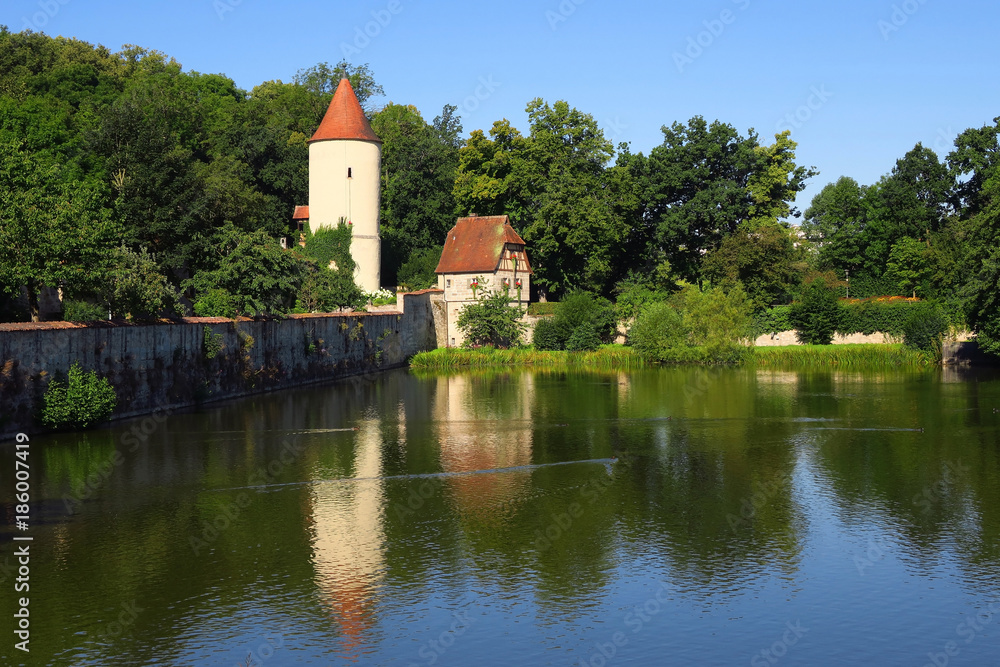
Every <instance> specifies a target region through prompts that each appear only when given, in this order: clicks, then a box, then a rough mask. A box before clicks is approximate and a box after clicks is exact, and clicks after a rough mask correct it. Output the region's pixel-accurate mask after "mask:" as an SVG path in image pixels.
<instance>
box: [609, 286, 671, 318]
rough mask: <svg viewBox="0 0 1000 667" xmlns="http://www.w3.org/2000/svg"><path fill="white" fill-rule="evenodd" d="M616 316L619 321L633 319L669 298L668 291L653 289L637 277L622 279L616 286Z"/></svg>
mask: <svg viewBox="0 0 1000 667" xmlns="http://www.w3.org/2000/svg"><path fill="white" fill-rule="evenodd" d="M615 292H616V294H617V295H618V296H617V298H616V299H615V317H616V318H617V320H618V321H619V322H625V321H629V320H633V319H635V318H636V317H638V316H639V313H641V312H642V311H644V310H645V309H646V308H648V307H650V306H652V305H653V304H654V303H657V302H658V301H663V300H664V299H666V298H667V296H668V294H667V293H666V292H662V291H658V290H655V289H653V288H652V287H650V286H649V285H647V284H644V283H642V282H640V281H638V280H637V279H634V278H633V279H630V280H629V279H626V280H622V281H621V282H619V283H618V284H617V285H616V286H615Z"/></svg>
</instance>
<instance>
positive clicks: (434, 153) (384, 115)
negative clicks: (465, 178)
mask: <svg viewBox="0 0 1000 667" xmlns="http://www.w3.org/2000/svg"><path fill="white" fill-rule="evenodd" d="M446 111H447V109H446ZM442 122H446V123H452V124H453V123H455V122H457V119H456V118H455V117H454V116H452V117H450V118H449V120H448V121H442ZM459 127H461V126H459ZM372 129H373V130H374V131H375V133H376V134H377V135H378V137H379V139H381V140H382V175H381V178H382V194H381V210H380V214H379V215H380V220H381V235H382V241H383V248H382V275H383V278H384V280H386V281H388V282H389V284H396V283H397V282H399V280H398V278H397V274H398V271H399V268H400V266H401V265H402V264H403V262H404V261H406V259H407V258H409V257H410V256H411V255H412V253H413V252H414V251H416V250H418V249H422V248H429V247H434V246H441V245H443V243H444V239H445V235H446V234H447V233H448V230H449V229H451V227H452V225H453V224H454V223H455V216H454V212H455V200H454V196H453V194H452V188H453V186H454V183H455V173H456V170H457V168H458V150H457V149H456V148H455V147H454V146H453V145H452V144H451V143H450V142H451V141H452V139H451V138H450V137H449V136H448V135H447V132H451V131H454V128H453V127H452V128H450V129H447V130H444V129H443V130H438V129H436V128H434V127H432V126H430V125H428V124H427V123H425V122H424V119H423V118H422V117H421V116H420V112H418V111H417V109H416V108H415V107H413V106H403V105H400V104H389V105H387V106H386V107H385V108H383V109H382V110H381V111H379V112H378V113H377V114H375V116H374V117H373V118H372ZM441 132H446V134H445V136H442V134H441Z"/></svg>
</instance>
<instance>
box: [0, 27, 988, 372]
mask: <svg viewBox="0 0 1000 667" xmlns="http://www.w3.org/2000/svg"><path fill="white" fill-rule="evenodd" d="M341 73H347V74H348V75H349V78H350V80H351V84H352V86H353V88H354V90H355V92H356V93H357V95H358V99H359V101H360V102H361V104H362V107H363V109H364V110H365V112H366V114H367V115H368V116H369V118H370V120H371V124H372V127H373V129H374V130H375V132H376V134H378V136H379V137H380V139H381V140H382V197H381V210H380V213H379V219H380V227H381V233H382V236H383V248H382V259H383V263H382V267H381V273H382V276H383V277H384V278H385V280H386V281H387V282H388V283H389V284H390V285H404V286H406V287H408V288H411V289H421V288H425V287H429V286H430V285H431V284H432V283H433V282H434V280H435V275H434V270H433V269H434V266H435V262H436V259H437V257H439V255H440V247H441V245H442V244H443V241H444V238H445V235H446V233H447V230H448V229H449V228H450V227H451V225H452V224H453V223H454V220H455V217H456V216H458V215H467V214H468V213H470V212H472V211H476V212H478V213H479V214H482V215H495V214H507V215H509V216H510V218H511V221H512V224H513V225H514V226H515V228H516V230H517V231H518V233H519V234H521V236H522V237H523V238H524V239H525V241H526V242H527V244H528V248H529V252H530V254H531V264H532V269H533V274H534V275H533V279H532V285H533V287H534V289H535V290H536V291H537V293H536V294H534V295H532V298H533V299H535V300H538V298H539V297H541V296H545V297H546V298H547V299H548V300H550V301H565V300H566V299H567V298H569V297H570V296H571V295H572V293H573V292H575V291H586V292H590V293H591V294H594V295H596V296H598V297H600V298H604V299H609V300H611V301H613V302H614V306H615V308H616V309H617V310H618V311H619V313H618V314H619V315H621V316H620V317H618V321H619V322H622V321H624V322H631V321H633V320H635V321H636V322H637V323H638V319H639V316H640V315H641V312H640V311H642V310H644V309H646V308H648V307H650V306H651V305H652V304H654V303H657V302H661V301H664V300H669V299H671V298H673V297H674V296H675V295H677V294H679V293H681V294H685V295H686V296H685V298H686V299H692V298H693V297H691V290H692V289H697V290H698V291H701V292H705V291H708V290H712V289H723V290H724V291H726V292H728V291H730V290H732V289H734V288H735V287H737V286H739V287H740V288H742V290H743V292H744V293H745V295H746V299H747V301H748V303H749V304H750V310H751V314H752V317H753V319H754V320H755V321H763V320H767V319H769V318H771V319H774V318H778V317H781V316H782V314H780V313H774V312H771V311H772V309H773V307H775V306H777V307H782V308H783V307H791V306H792V304H794V303H796V302H799V301H802V300H803V299H806V298H807V292H808V291H809V290H808V288H809V286H810V285H811V284H813V283H815V282H818V281H819V280H822V281H823V283H824V284H825V285H826V287H827V288H828V289H831V290H833V291H834V292H835V293H836V295H837V296H838V297H841V298H846V297H853V298H861V299H870V298H873V297H883V296H884V297H893V296H898V297H909V298H913V299H917V298H918V299H922V300H926V301H931V302H933V303H934V304H936V307H937V311H938V314H939V315H940V316H941V317H943V318H944V319H945V320H946V321H947V322H948V324H949V325H951V326H954V327H960V328H967V329H968V330H970V331H972V332H973V333H975V335H976V336H977V339H978V341H979V343H980V345H981V347H982V348H983V349H984V350H986V351H987V352H994V353H995V352H1000V292H998V291H997V290H996V285H997V284H998V283H1000V224H998V218H1000V204H998V202H1000V141H998V137H1000V119H993V120H992V122H984V124H983V125H982V126H981V127H972V128H969V129H966V130H964V131H961V132H959V133H958V134H957V135H956V136H955V138H954V144H953V147H951V148H949V149H948V152H947V154H944V155H938V154H937V153H935V152H934V151H933V150H931V149H929V148H927V147H925V146H923V145H921V144H919V143H918V144H916V145H915V146H914V147H913V149H912V150H910V151H908V152H907V153H906V154H905V155H903V156H902V157H901V158H900V159H899V160H897V161H896V163H895V164H894V165H886V167H887V169H889V171H888V173H886V174H885V176H883V177H882V178H880V179H879V180H878V181H877V182H876V183H872V184H868V185H866V184H859V183H858V182H857V181H855V180H854V179H852V178H850V177H849V176H842V177H839V178H837V175H832V176H833V177H834V178H836V180H834V181H832V182H830V183H829V184H828V185H827V186H826V187H825V188H823V190H822V191H821V192H820V193H819V194H818V195H817V196H816V197H815V198H814V199H813V201H812V202H810V204H809V205H808V206H807V208H806V210H805V212H804V214H802V213H800V212H799V210H798V209H797V208H796V206H795V198H796V195H797V194H798V193H799V192H801V191H802V189H803V188H804V187H805V184H806V182H807V181H808V180H809V179H811V178H815V177H816V176H817V172H816V170H815V169H813V168H810V167H806V166H803V165H800V164H798V163H797V162H796V150H797V148H798V146H797V144H796V142H795V141H793V140H792V139H791V137H790V135H789V133H787V132H784V133H780V134H776V135H774V137H773V139H770V138H766V137H760V136H758V135H757V134H756V133H755V132H754V131H753V130H748V131H746V132H741V131H740V130H738V129H737V128H736V127H734V126H733V125H731V124H729V123H726V122H724V121H721V120H714V121H708V120H706V119H704V118H702V117H701V116H694V117H692V118H690V119H688V120H687V121H684V122H681V121H670V120H669V119H664V120H665V121H666V123H665V124H664V125H663V126H662V128H661V130H662V134H663V141H662V143H661V144H660V145H657V146H654V147H653V148H652V149H650V150H649V151H648V152H647V153H642V152H633V151H632V150H631V148H630V147H629V145H628V144H627V143H622V144H619V145H618V146H617V147H616V146H614V145H613V144H612V142H611V141H610V140H609V139H608V138H607V137H606V136H605V135H604V132H603V130H602V128H601V127H600V126H599V124H598V123H597V122H596V121H595V119H594V118H593V116H592V115H590V114H587V113H585V112H583V111H581V110H579V109H576V108H574V107H572V106H571V105H570V104H569V103H568V102H567V101H564V100H558V101H555V102H548V101H546V100H544V99H542V98H538V99H534V100H531V101H529V102H528V103H527V104H526V106H525V112H526V114H527V124H526V127H527V128H528V131H527V132H526V133H523V134H522V133H521V132H520V131H519V130H518V129H516V128H515V127H514V125H513V124H512V123H511V122H510V121H508V120H498V121H496V122H494V123H492V125H491V126H490V127H486V128H479V129H472V130H471V132H470V133H469V134H468V135H467V136H466V135H465V133H464V128H463V126H462V119H461V118H460V117H459V116H458V115H457V114H456V113H455V112H456V111H457V107H456V106H454V105H445V106H444V107H443V109H442V110H441V113H440V114H439V115H437V116H436V117H434V119H433V120H432V121H430V122H427V121H425V120H424V117H423V116H422V115H421V113H420V111H419V110H418V109H416V108H415V107H413V106H412V105H406V104H394V103H389V104H386V105H384V106H381V107H379V106H378V105H377V104H376V103H375V102H376V100H379V99H380V98H382V96H383V95H384V91H383V89H382V87H381V85H379V84H378V83H377V82H376V80H375V77H374V74H373V73H372V71H371V70H370V69H369V67H368V66H367V65H357V64H351V63H348V62H346V61H344V62H340V63H338V64H337V65H335V66H333V67H331V66H330V65H329V64H327V63H318V64H316V65H313V66H310V67H304V68H302V69H300V70H299V71H298V72H296V73H294V74H293V75H291V76H290V77H289V78H290V81H289V82H283V81H267V82H264V83H261V84H259V85H258V86H256V87H254V88H253V89H252V90H249V91H247V90H242V89H240V88H239V87H238V86H236V85H235V83H234V82H233V81H232V80H231V79H229V78H227V77H226V76H223V75H219V74H201V73H198V72H191V71H184V70H183V68H182V66H181V65H180V63H178V62H176V61H175V60H174V59H172V58H170V57H169V56H168V55H166V54H163V53H160V52H157V51H153V50H149V49H144V48H142V47H138V46H126V47H123V48H122V50H120V51H118V52H112V51H111V50H109V49H107V48H106V47H103V46H96V47H95V46H93V45H91V44H87V43H85V42H82V41H79V40H76V39H68V38H63V37H49V36H47V35H44V34H42V33H35V32H32V31H30V30H25V31H23V32H19V33H13V32H10V30H9V29H8V28H6V27H3V26H0V193H2V194H0V218H2V219H3V220H4V222H5V224H4V225H2V226H0V292H2V294H3V296H2V297H0V317H2V318H5V319H7V320H23V319H29V318H30V319H37V318H38V317H39V304H38V295H39V291H40V290H41V289H42V288H43V287H48V288H58V289H60V290H62V293H63V294H64V295H65V296H66V298H67V300H68V302H67V304H66V309H65V313H64V315H65V316H66V317H74V318H95V317H101V318H104V317H107V316H108V313H110V315H111V317H116V318H117V317H124V318H132V319H138V318H144V317H155V316H157V315H164V314H168V313H170V312H179V311H180V310H182V309H183V307H182V306H181V304H182V303H188V302H190V303H193V304H194V305H195V307H196V309H197V310H198V311H200V312H202V313H211V314H219V313H225V314H232V313H233V312H236V313H238V314H242V315H258V314H262V313H267V314H269V315H280V314H283V313H287V312H291V311H293V310H299V311H309V312H325V311H327V310H329V309H335V308H339V307H356V305H357V304H358V303H359V301H360V300H361V299H362V297H360V296H359V295H358V294H357V293H356V292H355V291H354V290H353V283H352V281H350V280H349V279H348V278H349V272H348V270H347V267H346V265H345V262H342V261H339V260H336V259H335V260H334V264H335V265H336V266H337V267H338V268H337V270H336V271H331V270H330V269H329V268H327V267H328V266H329V261H328V259H329V258H331V257H332V255H331V252H333V253H341V256H342V257H346V255H344V254H343V251H344V250H345V243H344V240H345V239H344V238H341V237H343V236H345V235H344V233H343V232H342V231H341V232H340V234H341V237H338V236H337V233H338V230H331V232H330V234H332V236H331V237H330V238H328V239H326V240H324V239H321V238H318V237H319V236H320V234H317V235H316V236H315V237H310V238H308V239H307V241H306V247H305V248H304V249H299V248H297V244H296V243H293V246H295V248H293V249H292V250H288V251H283V250H281V249H280V248H279V247H278V245H277V237H279V236H285V237H290V238H291V240H292V241H293V242H294V241H297V240H298V238H297V237H298V232H297V231H295V230H294V229H293V228H292V226H291V221H290V213H291V211H292V207H293V206H294V205H295V204H298V203H301V202H303V201H306V198H307V191H308V145H307V139H308V137H309V136H310V135H311V133H312V132H313V131H314V130H315V128H316V126H317V124H318V123H319V121H320V119H321V118H322V115H323V112H324V111H325V109H326V108H327V105H328V104H329V101H330V99H331V97H332V95H333V91H334V89H335V87H336V85H337V83H338V81H339V79H340V76H341ZM984 121H988V119H984ZM136 147H141V149H139V148H136ZM798 218H801V225H799V226H798V227H795V226H793V224H792V222H793V221H795V220H796V219H798ZM348 242H349V241H348ZM53 258H58V261H53ZM180 293H183V294H184V295H185V296H186V297H187V299H185V300H179V299H177V296H178V295H179V294H180ZM713 298H717V297H713ZM787 314H788V315H789V316H794V312H789V313H787ZM832 314H833V311H832V310H830V311H829V312H828V313H827V315H823V314H822V313H820V312H819V311H817V310H815V309H813V310H811V311H810V314H809V317H811V318H814V319H816V322H815V323H814V325H813V327H814V329H815V330H816V331H817V332H819V336H820V342H821V340H822V338H823V337H824V336H825V335H827V334H828V333H829V331H830V325H831V323H832V320H831V317H832ZM658 316H659V317H661V318H663V317H668V315H665V311H662V310H661V311H660V312H659V314H658ZM824 322H825V332H826V333H823V332H822V331H821V329H822V327H820V324H822V323H824ZM840 326H843V327H849V325H847V324H842V325H840ZM545 328H546V327H544V326H543V335H542V336H541V338H542V339H543V340H545V334H544V329H545ZM641 329H642V327H640V330H641ZM772 330H773V329H772ZM838 330H842V329H838ZM574 332H575V333H576V338H575V339H573V340H572V341H570V340H569V338H567V339H566V340H565V341H562V342H561V345H564V346H567V347H569V348H583V347H591V346H592V345H593V343H594V331H592V330H591V329H589V328H584V329H576V328H574ZM549 334H551V331H550V332H549ZM571 335H572V333H571ZM703 335H704V332H701V331H695V330H692V331H691V336H692V337H693V339H698V338H699V337H702V336H703ZM640 338H641V336H640ZM549 339H552V336H551V335H550V336H549ZM688 342H689V343H690V342H692V341H688ZM715 343H718V341H713V342H712V344H710V345H709V347H710V348H711V350H710V352H709V353H708V354H709V356H712V357H714V358H720V357H719V355H721V357H722V358H725V356H726V355H727V354H729V352H727V350H729V351H731V350H730V348H729V347H728V346H727V345H721V346H720V345H716V344H715ZM699 346H700V345H698V344H694V347H699ZM674 347H675V349H676V346H674Z"/></svg>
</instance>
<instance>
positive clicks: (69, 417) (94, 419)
mask: <svg viewBox="0 0 1000 667" xmlns="http://www.w3.org/2000/svg"><path fill="white" fill-rule="evenodd" d="M43 399H44V406H43V407H42V414H41V419H42V423H44V424H45V425H46V426H51V427H53V428H81V429H82V428H87V427H89V426H93V425H94V424H99V423H100V422H102V421H104V420H105V419H107V418H108V417H110V416H111V413H112V412H113V411H114V409H115V406H116V405H117V404H118V397H117V395H116V394H115V390H114V387H112V386H111V383H110V382H108V379H107V378H99V377H97V373H95V372H94V371H88V372H86V373H84V372H83V370H82V369H81V368H80V363H79V362H76V363H74V364H73V365H72V366H71V367H70V369H69V371H68V372H67V374H66V379H65V380H63V379H60V378H53V379H52V380H50V381H49V384H48V386H47V387H46V388H45V395H44V396H43Z"/></svg>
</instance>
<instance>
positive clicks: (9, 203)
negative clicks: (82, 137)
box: [0, 143, 121, 322]
mask: <svg viewBox="0 0 1000 667" xmlns="http://www.w3.org/2000/svg"><path fill="white" fill-rule="evenodd" d="M106 202H107V193H106V191H105V190H104V189H103V188H102V187H101V186H100V185H99V184H98V183H95V182H93V181H90V180H86V181H83V182H67V181H65V180H63V178H62V174H61V170H60V168H59V166H58V165H55V164H53V163H51V162H48V161H47V160H44V159H41V158H38V157H36V156H34V155H30V154H28V153H25V152H23V151H21V150H20V149H19V148H18V147H17V146H16V145H13V144H9V143H8V144H4V145H3V146H2V147H0V285H3V286H6V288H7V289H8V290H15V289H20V287H21V286H24V287H25V288H26V289H27V293H28V308H29V310H30V314H31V319H32V321H33V322H37V321H38V320H39V307H38V293H39V290H40V289H41V288H42V287H52V288H56V287H61V288H63V290H64V292H65V293H66V294H67V295H68V296H74V295H77V294H81V293H88V292H90V291H92V290H93V289H94V288H95V287H96V285H98V284H99V283H100V281H101V280H102V278H103V276H104V275H105V272H106V270H107V266H108V261H109V255H110V250H111V248H112V247H114V243H115V242H116V241H117V239H118V238H119V237H120V234H121V227H120V225H118V224H117V223H116V221H115V219H114V216H113V215H112V212H111V210H110V209H108V208H106Z"/></svg>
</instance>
